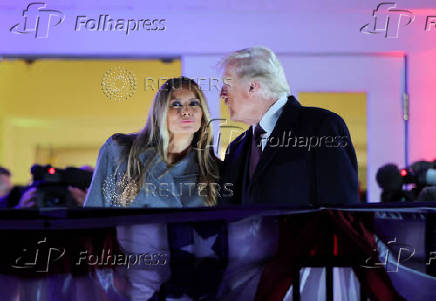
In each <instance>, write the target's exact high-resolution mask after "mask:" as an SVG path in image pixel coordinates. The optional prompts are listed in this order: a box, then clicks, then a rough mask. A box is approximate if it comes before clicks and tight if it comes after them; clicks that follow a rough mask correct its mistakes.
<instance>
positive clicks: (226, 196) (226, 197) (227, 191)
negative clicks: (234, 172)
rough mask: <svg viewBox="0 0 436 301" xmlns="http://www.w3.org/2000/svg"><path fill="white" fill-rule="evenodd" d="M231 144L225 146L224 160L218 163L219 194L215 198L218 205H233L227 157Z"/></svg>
mask: <svg viewBox="0 0 436 301" xmlns="http://www.w3.org/2000/svg"><path fill="white" fill-rule="evenodd" d="M230 148H231V144H229V146H227V149H226V153H225V154H226V155H225V158H224V161H223V162H222V163H221V164H220V179H219V187H220V189H219V196H218V200H217V205H218V206H227V205H234V198H233V186H232V184H229V183H228V182H229V176H228V174H227V173H228V172H229V168H230V167H229V157H230V151H231V150H230Z"/></svg>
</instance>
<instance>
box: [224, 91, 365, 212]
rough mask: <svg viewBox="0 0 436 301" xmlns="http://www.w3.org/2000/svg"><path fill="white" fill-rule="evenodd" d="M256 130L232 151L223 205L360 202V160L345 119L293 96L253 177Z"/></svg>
mask: <svg viewBox="0 0 436 301" xmlns="http://www.w3.org/2000/svg"><path fill="white" fill-rule="evenodd" d="M252 139H253V132H252V128H251V127H250V128H249V129H248V130H247V131H246V132H245V133H243V134H241V135H240V136H239V137H237V138H236V139H235V140H234V141H233V142H232V143H231V144H230V145H229V147H228V149H227V152H226V157H225V160H224V163H223V165H222V168H221V178H220V186H221V187H224V185H225V186H226V187H227V188H230V189H231V190H232V193H229V192H228V191H224V192H223V191H221V193H220V194H221V197H220V199H219V205H228V204H287V205H292V206H297V207H298V206H306V205H314V206H319V205H342V204H344V205H345V204H355V203H358V202H359V201H358V180H357V159H356V154H355V151H354V148H353V145H352V143H351V138H350V133H349V132H348V129H347V126H346V125H345V123H344V120H343V119H342V118H341V117H340V116H339V115H337V114H335V113H332V112H330V111H328V110H324V109H320V108H313V107H304V106H301V105H300V103H299V102H298V101H297V100H296V99H295V97H293V96H289V98H288V101H287V102H286V104H285V105H284V106H283V111H282V113H281V115H280V117H279V119H278V120H277V123H276V125H275V128H274V130H273V132H272V133H271V135H270V137H269V138H268V141H267V144H266V146H265V148H264V150H263V152H262V155H261V158H260V161H259V163H258V165H257V167H256V170H255V172H254V176H253V179H252V180H251V181H250V180H249V178H248V166H249V165H248V164H249V161H248V160H249V158H250V145H251V140H252Z"/></svg>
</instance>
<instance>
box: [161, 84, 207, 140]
mask: <svg viewBox="0 0 436 301" xmlns="http://www.w3.org/2000/svg"><path fill="white" fill-rule="evenodd" d="M202 115H203V112H202V110H201V103H200V99H198V97H196V95H195V94H194V92H193V91H191V90H189V89H185V88H180V89H175V90H174V91H173V92H172V95H171V99H170V101H169V104H168V113H167V127H168V131H169V132H170V133H171V134H173V135H177V134H194V133H195V132H197V131H198V130H199V129H200V127H201V117H202Z"/></svg>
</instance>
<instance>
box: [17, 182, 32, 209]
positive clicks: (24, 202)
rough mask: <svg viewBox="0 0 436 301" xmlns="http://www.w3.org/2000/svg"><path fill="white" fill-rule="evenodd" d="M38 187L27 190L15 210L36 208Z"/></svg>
mask: <svg viewBox="0 0 436 301" xmlns="http://www.w3.org/2000/svg"><path fill="white" fill-rule="evenodd" d="M35 197H36V187H32V188H30V189H27V190H26V191H25V192H24V193H23V195H22V196H21V198H20V201H19V202H18V205H16V206H15V208H17V209H20V208H30V207H35V205H36V204H35Z"/></svg>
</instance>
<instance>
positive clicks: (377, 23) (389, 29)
mask: <svg viewBox="0 0 436 301" xmlns="http://www.w3.org/2000/svg"><path fill="white" fill-rule="evenodd" d="M396 7H397V5H396V4H395V3H394V2H382V3H380V4H379V5H378V6H377V8H376V9H375V10H374V11H373V14H372V16H373V20H372V22H371V23H368V24H366V25H364V26H362V27H361V28H360V32H362V33H366V34H380V33H384V36H385V38H390V39H395V38H398V34H399V32H400V27H401V26H403V27H404V26H407V25H409V24H411V23H412V22H413V21H414V20H415V16H414V15H413V13H412V12H411V11H408V10H403V9H395V8H396Z"/></svg>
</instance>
